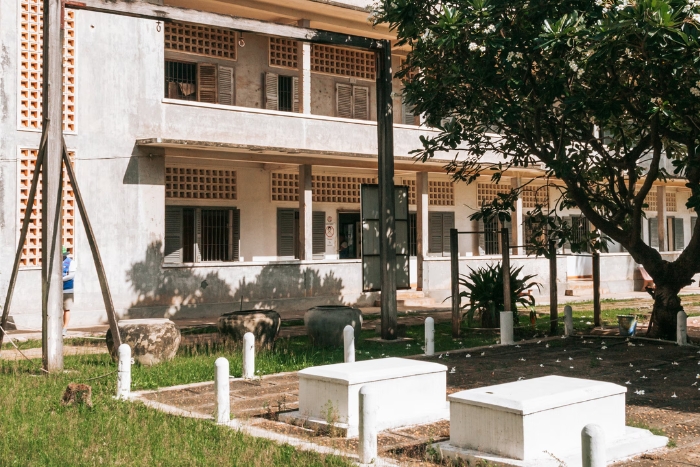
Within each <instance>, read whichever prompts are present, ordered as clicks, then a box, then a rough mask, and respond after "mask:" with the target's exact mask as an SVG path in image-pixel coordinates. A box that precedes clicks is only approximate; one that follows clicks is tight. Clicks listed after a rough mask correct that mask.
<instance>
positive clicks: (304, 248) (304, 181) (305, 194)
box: [299, 165, 314, 260]
mask: <svg viewBox="0 0 700 467" xmlns="http://www.w3.org/2000/svg"><path fill="white" fill-rule="evenodd" d="M312 196H313V193H312V191H311V166H310V165H300V166H299V259H303V260H311V259H313V252H314V244H313V235H312V233H313V230H312V228H313V198H312Z"/></svg>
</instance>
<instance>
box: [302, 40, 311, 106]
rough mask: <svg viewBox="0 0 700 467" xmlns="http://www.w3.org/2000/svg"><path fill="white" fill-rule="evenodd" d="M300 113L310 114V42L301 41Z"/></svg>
mask: <svg viewBox="0 0 700 467" xmlns="http://www.w3.org/2000/svg"><path fill="white" fill-rule="evenodd" d="M300 78H301V79H300V81H301V85H300V87H301V102H300V104H301V113H303V114H309V115H310V114H311V44H310V43H309V42H302V43H301V77H300Z"/></svg>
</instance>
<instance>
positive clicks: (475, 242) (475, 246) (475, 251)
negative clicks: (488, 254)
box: [469, 221, 482, 256]
mask: <svg viewBox="0 0 700 467" xmlns="http://www.w3.org/2000/svg"><path fill="white" fill-rule="evenodd" d="M479 227H480V225H479V221H472V224H471V228H470V229H469V230H471V231H472V232H478V231H479ZM479 235H482V234H475V233H474V234H470V235H469V237H470V238H471V244H472V256H479V255H480V254H481V252H479Z"/></svg>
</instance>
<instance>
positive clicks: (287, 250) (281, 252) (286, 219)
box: [277, 209, 296, 258]
mask: <svg viewBox="0 0 700 467" xmlns="http://www.w3.org/2000/svg"><path fill="white" fill-rule="evenodd" d="M295 241H296V238H295V235H294V209H278V210H277V256H280V257H291V258H294V242H295Z"/></svg>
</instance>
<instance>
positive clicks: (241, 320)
mask: <svg viewBox="0 0 700 467" xmlns="http://www.w3.org/2000/svg"><path fill="white" fill-rule="evenodd" d="M281 323H282V319H281V318H280V315H279V313H277V312H276V311H275V310H244V311H232V312H230V313H224V314H223V315H221V316H220V317H219V323H218V328H219V333H220V334H222V335H224V336H228V337H230V338H232V339H233V340H235V341H241V342H242V341H243V335H244V334H245V333H246V332H252V333H253V335H254V336H255V344H256V345H257V346H258V347H268V348H270V347H272V346H273V345H274V343H275V339H277V334H279V332H280V325H281Z"/></svg>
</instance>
